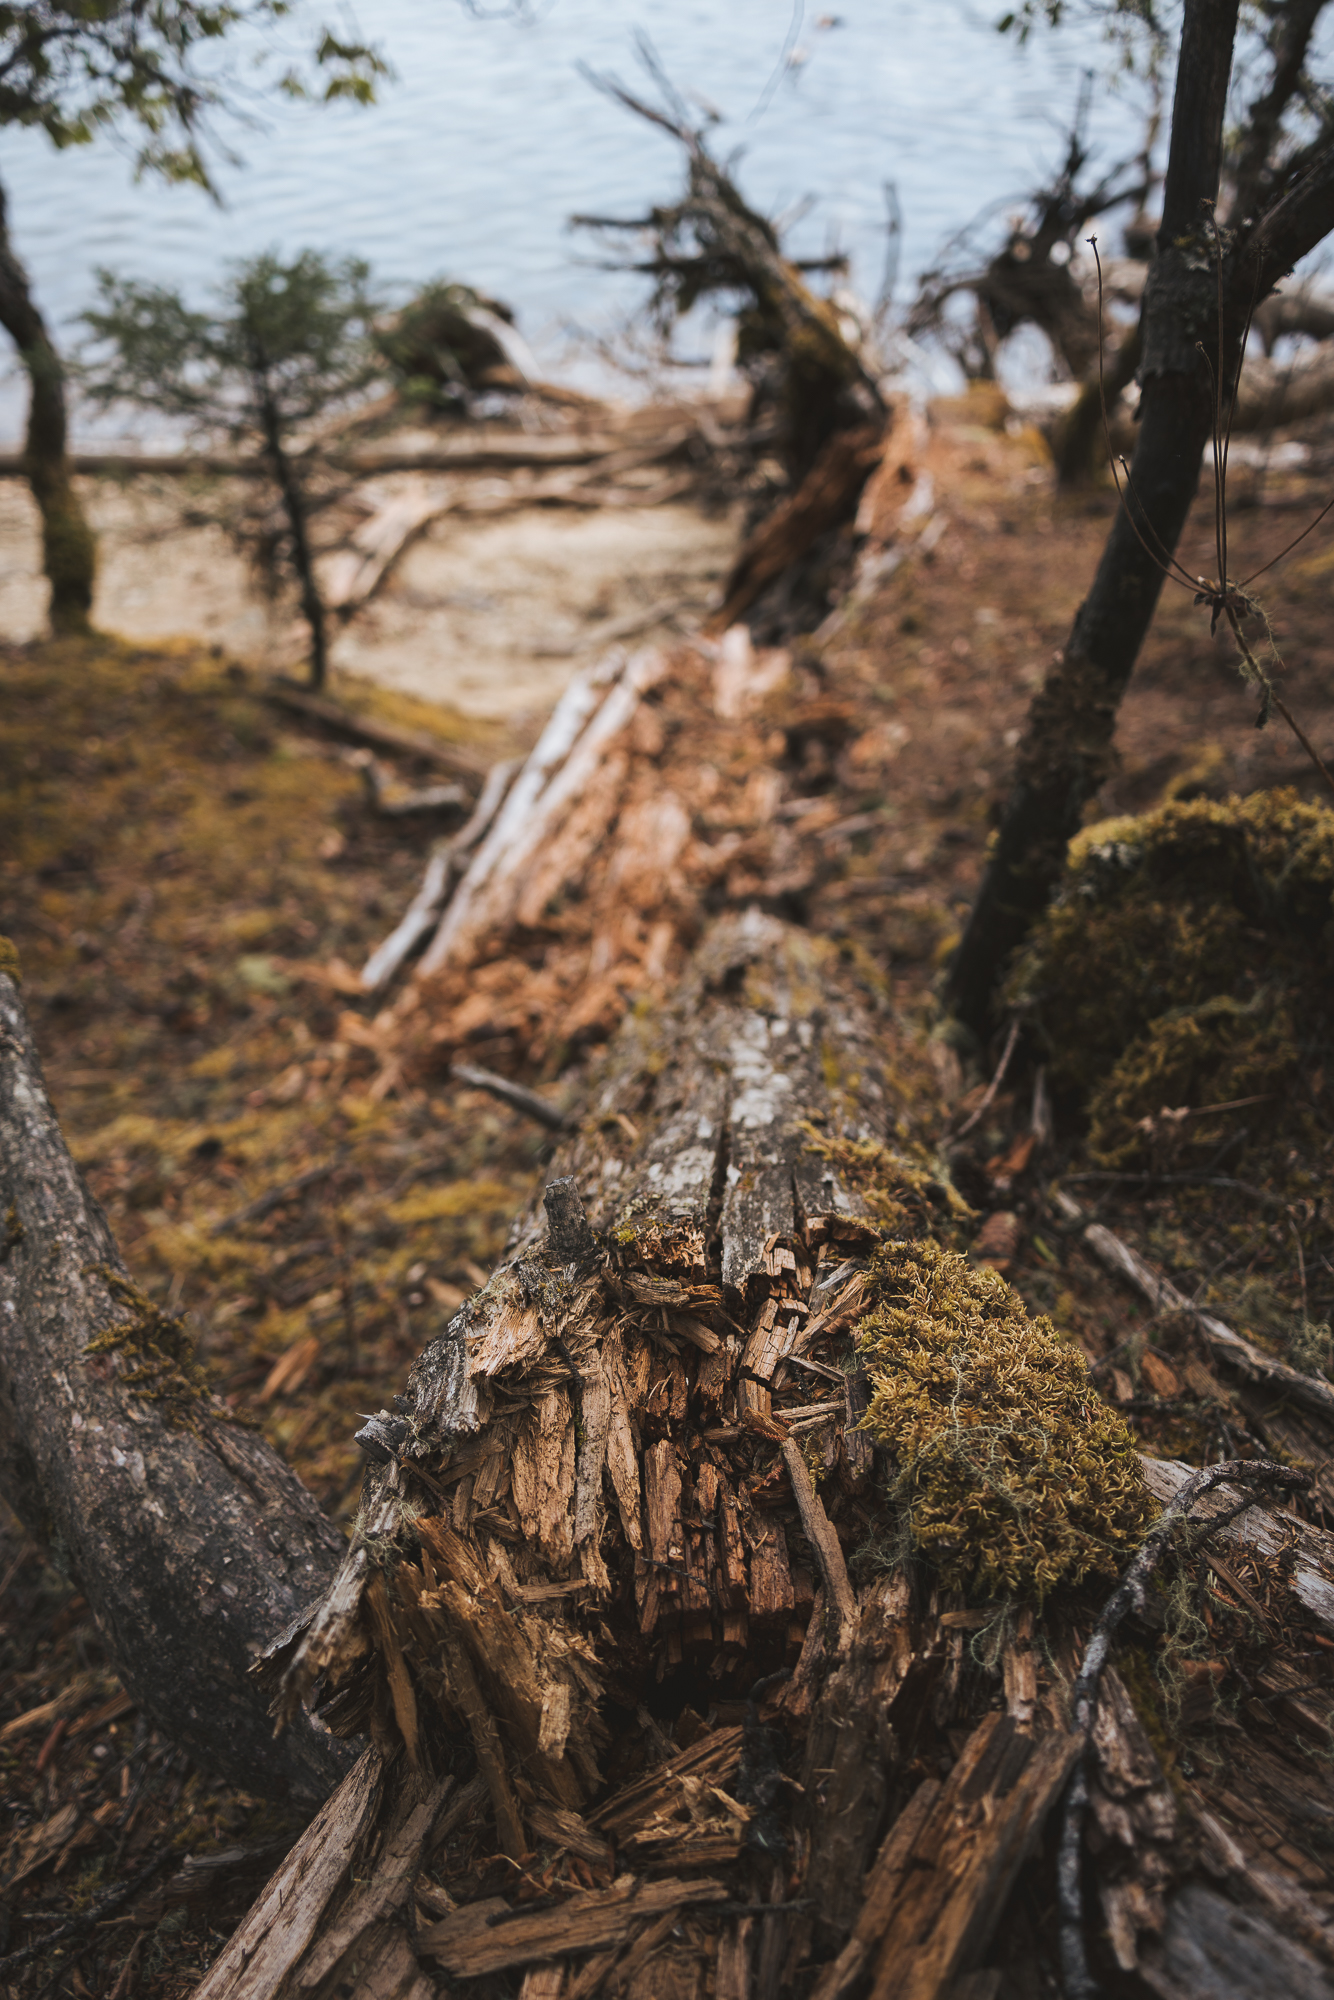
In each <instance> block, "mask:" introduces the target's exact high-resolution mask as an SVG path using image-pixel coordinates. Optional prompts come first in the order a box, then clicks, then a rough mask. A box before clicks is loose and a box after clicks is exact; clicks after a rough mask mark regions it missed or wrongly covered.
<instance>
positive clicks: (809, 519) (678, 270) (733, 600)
mask: <svg viewBox="0 0 1334 2000" xmlns="http://www.w3.org/2000/svg"><path fill="white" fill-rule="evenodd" d="M640 53H641V57H642V59H643V61H644V64H645V67H646V68H647V70H648V72H649V75H650V76H651V78H652V79H653V81H654V82H655V84H656V85H657V87H658V90H659V93H660V95H661V97H662V99H663V104H664V107H665V108H663V109H659V108H658V107H657V106H655V105H652V104H649V103H646V102H645V101H644V100H643V99H642V98H640V97H637V96H636V95H634V94H633V93H632V92H631V91H629V90H627V89H626V88H625V86H624V85H623V84H620V83H618V82H616V81H615V80H614V79H609V78H594V79H592V80H593V81H594V82H596V83H597V84H598V87H599V88H600V89H603V90H605V91H606V92H607V93H608V94H609V95H610V96H611V97H613V98H614V99H615V100H616V102H617V103H619V104H622V105H623V106H624V107H625V108H626V109H627V110H628V111H631V112H633V113H634V114H635V115H636V116H638V117H640V118H644V119H647V120H648V122H649V123H650V124H652V125H656V126H658V127H659V128H660V129H661V130H662V131H665V132H667V133H669V134H670V135H671V136H672V137H673V138H674V139H676V140H678V141H679V143H680V144H681V145H682V146H683V147H684V149H685V153H686V161H687V167H686V187H685V191H684V193H683V194H682V196H681V198H680V200H679V201H675V202H668V203H663V204H661V205H660V206H657V207H655V208H653V209H652V210H650V212H649V213H648V214H647V215H645V216H637V217H628V218H627V217H608V216H593V215H578V216H575V217H574V218H573V220H574V222H575V223H576V224H577V225H578V226H580V227H582V228H587V229H594V230H597V231H598V232H600V233H601V234H603V235H604V236H611V237H613V238H615V237H621V236H624V235H625V234H632V235H635V236H637V237H638V238H639V239H640V242H641V244H642V245H643V250H642V254H640V255H638V256H632V257H631V258H629V259H620V258H618V260H617V262H616V265H615V268H617V269H629V270H632V271H638V272H641V273H643V275H644V276H646V277H648V278H651V279H652V281H653V291H652V294H651V299H650V307H649V310H650V313H651V316H652V318H653V319H654V321H655V322H656V324H657V326H658V327H659V329H660V331H662V332H663V333H667V332H668V331H670V329H671V327H672V326H673V325H674V323H675V322H676V321H677V320H678V319H680V318H682V317H683V316H684V315H685V314H687V313H688V312H690V311H691V310H692V309H693V308H694V307H695V306H696V305H697V304H699V302H700V301H701V300H703V299H712V300H714V301H721V302H722V303H723V304H724V306H725V308H726V309H728V310H730V311H731V312H732V314H733V315H734V317H735V322H736V334H737V341H736V353H737V361H738V364H739V366H740V368H741V369H742V371H743V372H744V373H745V375H746V376H747V377H748V379H749V380H750V382H751V384H752V388H753V392H754V395H753V409H752V416H753V417H754V418H755V419H756V420H757V421H758V422H759V423H760V424H761V425H763V424H764V423H766V422H767V423H768V424H771V425H772V427H773V436H774V442H775V443H776V445H777V448H778V450H779V452H780V453H781V455H782V459H783V463H784V466H785V469H786V472H787V475H788V481H789V484H790V487H791V491H790V493H789V494H788V495H787V496H786V498H784V499H782V500H781V501H780V503H779V504H778V506H777V507H776V508H775V509H774V510H773V512H772V513H771V514H770V515H769V516H768V517H767V518H766V519H764V520H763V521H761V522H760V523H759V525H758V526H757V527H756V528H755V530H754V532H753V533H752V534H751V535H750V537H749V539H748V540H747V542H746V544H745V546H744V547H743V548H742V550H741V551H740V554H739V555H738V557H737V561H736V563H735V565H734V566H733V569H732V573H731V575H730V576H729V578H728V579H727V582H726V584H725V586H724V589H723V608H722V609H721V610H720V611H719V613H718V614H717V616H716V618H715V619H714V621H713V623H714V626H715V627H716V629H717V630H718V631H722V630H724V629H726V627H727V626H728V625H729V624H731V623H732V622H733V621H734V620H735V619H737V618H739V617H741V616H742V615H743V614H744V613H745V612H746V611H747V610H749V608H750V607H751V606H752V605H753V604H754V603H755V601H756V600H757V599H758V598H759V597H760V596H761V595H762V593H763V592H764V591H765V590H766V589H767V588H768V587H769V586H770V585H771V584H772V583H774V582H775V581H776V580H777V579H778V578H779V577H780V576H783V575H784V574H785V573H787V574H788V575H789V576H790V575H791V573H792V572H793V571H794V569H795V568H796V567H797V566H798V565H799V564H800V563H801V560H802V558H803V557H804V556H806V554H807V553H808V551H809V550H810V548H811V547H812V545H813V544H814V543H815V542H817V541H818V540H819V538H820V537H821V536H823V535H825V534H827V533H828V532H829V531H830V530H831V529H835V528H838V527H840V526H841V525H843V524H844V523H846V522H848V521H851V520H852V518H853V516H854V515H855V513H856V511H857V502H858V499H859V497H860V495H861V491H862V488H863V486H864V485H865V483H866V480H867V478H868V476H869V474H870V472H871V470H872V467H873V466H874V464H875V463H876V458H877V445H878V442H879V439H880V436H881V434H882V431H883V429H884V425H885V421H886V415H887V412H886V407H885V403H884V399H883V397H882V396H881V393H880V388H879V382H878V370H877V367H876V362H875V356H874V353H873V351H872V349H871V346H870V343H869V340H868V338H867V336H866V329H864V328H863V327H861V326H860V325H859V324H858V322H857V320H856V319H855V317H853V316H852V315H851V314H850V312H849V310H848V307H847V305H846V304H840V301H839V300H838V299H837V297H832V296H831V297H828V298H822V297H820V296H819V295H818V294H817V293H816V292H814V291H813V290H812V289H811V286H810V284H809V283H808V282H807V280H808V278H809V277H810V276H811V275H812V274H814V273H816V272H821V271H824V272H832V273H833V274H835V275H837V274H838V273H839V272H841V271H842V270H843V269H844V268H845V260H844V259H843V258H841V257H837V256H835V257H824V258H816V259H811V260H803V259H799V258H792V257H790V256H788V255H786V254H785V252H784V250H783V247H782V241H781V238H780V235H779V231H778V229H777V228H776V227H775V225H774V224H773V223H772V222H770V221H769V220H768V219H767V218H766V217H765V216H763V215H761V214H759V213H758V212H757V211H756V210H755V209H753V208H752V207H751V206H750V205H749V204H748V203H747V202H746V201H745V199H744V198H743V196H742V194H741V192H740V190H739V188H738V187H737V185H736V182H735V181H734V179H733V178H732V176H731V175H730V174H729V173H728V172H727V171H726V170H725V168H724V167H722V166H721V165H720V164H719V162H718V161H717V160H716V159H715V158H714V157H713V154H712V153H711V152H710V151H709V148H708V145H707V144H706V142H705V135H704V132H703V131H702V130H701V129H700V128H699V127H698V126H697V125H694V124H692V123H691V121H690V119H689V116H688V114H687V111H686V107H685V106H684V105H683V104H682V102H681V101H680V99H679V97H678V96H677V95H676V93H675V92H674V90H673V89H672V86H671V83H670V81H669V80H668V78H667V77H666V76H665V74H664V73H663V71H662V68H661V66H660V64H659V63H658V61H657V58H656V56H655V55H654V52H653V50H652V49H651V47H650V46H649V45H648V44H647V43H646V42H643V41H641V44H640Z"/></svg>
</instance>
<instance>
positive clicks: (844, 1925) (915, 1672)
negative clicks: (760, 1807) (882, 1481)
mask: <svg viewBox="0 0 1334 2000" xmlns="http://www.w3.org/2000/svg"><path fill="white" fill-rule="evenodd" d="M911 1612H912V1590H911V1586H910V1584H909V1581H908V1579H907V1577H906V1576H905V1575H904V1574H903V1573H902V1572H901V1571H896V1572H894V1573H893V1574H892V1575H890V1576H887V1577H884V1578H882V1579H881V1580H879V1581H878V1582H877V1583H875V1584H873V1585H872V1586H871V1588H870V1589H869V1590H867V1591H866V1592H865V1593H864V1595H863V1597H862V1601H861V1604H860V1607H859V1611H858V1619H857V1630H856V1633H855V1634H854V1637H853V1641H852V1645H851V1647H850V1649H849V1650H848V1652H847V1654H846V1655H845V1656H844V1658H843V1660H842V1662H841V1663H840V1664H839V1665H838V1666H837V1667H836V1668H835V1669H834V1671H833V1672H832V1673H831V1674H828V1675H827V1676H826V1677H825V1679H824V1682H823V1685H822V1687H821V1690H820V1693H819V1697H818V1699H817V1700H816V1702H815V1704H814V1707H813V1709H812V1711H811V1722H810V1729H809V1732H808V1734H807V1738H806V1760H805V1767H804V1769H803V1772H802V1784H803V1785H804V1787H805V1794H804V1797H803V1800H802V1814H803V1820H804V1823H805V1826H806V1828H807V1830H808V1834H809V1838H810V1843H811V1845H810V1859H809V1861H808V1863H807V1869H806V1892H807V1895H808V1896H809V1897H810V1904H811V1911H812V1915H813V1918H814V1923H815V1935H816V1939H817V1942H818V1943H819V1944H820V1946H821V1949H822V1950H826V1951H836V1950H837V1949H838V1948H839V1947H840V1946H841V1945H842V1944H843V1942H844V1940H845V1939H846V1938H847V1936H848V1934H849V1932H850V1931H851V1929H852V1927H853V1924H854V1923H855V1921H856V1917H857V1907H858V1904H857V1898H858V1893H859V1888H860V1884H861V1880H862V1874H863V1871H864V1869H865V1867H866V1862H867V1857H868V1855H869V1853H870V1849H871V1842H872V1840H873V1839H874V1837H875V1830H876V1827H877V1824H878V1823H879V1820H880V1816H881V1813H882V1811H883V1809H884V1803H885V1791H886V1785H887V1782H888V1778H889V1775H890V1773H891V1772H892V1770H893V1768H894V1764H895V1762H896V1760H897V1757H898V1755H899V1748H898V1733H899V1727H900V1724H901V1723H902V1722H903V1720H904V1711H905V1710H906V1711H907V1718H908V1722H909V1724H910V1723H911V1721H912V1720H913V1719H914V1716H915V1712H916V1711H918V1710H920V1708H921V1706H922V1705H923V1703H924V1702H925V1699H926V1696H927V1694H928V1692H929V1690H930V1688H931V1687H932V1685H933V1684H934V1680H935V1676H936V1673H937V1672H938V1662H937V1661H936V1660H935V1659H934V1658H932V1657H931V1656H929V1655H928V1656H926V1657H925V1658H923V1657H919V1653H918V1649H917V1646H916V1644H915V1639H916V1634H915V1632H914V1629H913V1623H912V1617H911Z"/></svg>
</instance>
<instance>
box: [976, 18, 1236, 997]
mask: <svg viewBox="0 0 1334 2000" xmlns="http://www.w3.org/2000/svg"><path fill="white" fill-rule="evenodd" d="M1236 23H1237V0H1187V6H1186V10H1185V20H1184V24H1183V28H1182V38H1181V54H1180V58H1179V62H1178V67H1177V82H1176V96H1175V99H1174V102H1173V107H1172V143H1171V152H1170V157H1169V160H1168V167H1167V179H1166V182H1165V184H1164V188H1163V220H1162V226H1161V228H1160V229H1159V232H1158V254H1157V256H1156V258H1155V260H1154V263H1153V266H1152V268H1151V270H1150V273H1149V280H1148V283H1147V285H1146V287H1145V297H1144V315H1143V321H1142V328H1143V343H1144V358H1143V384H1144V389H1143V397H1142V400H1141V404H1140V429H1139V439H1138V442H1137V444H1136V446H1135V455H1134V462H1133V464H1132V466H1131V471H1130V485H1131V496H1130V497H1129V499H1128V504H1123V505H1122V507H1121V508H1120V510H1119V511H1118V513H1117V516H1116V520H1115V522H1114V523H1113V526H1112V531H1111V534H1110V535H1109V537H1108V540H1107V546H1106V548H1105V549H1104V551H1103V556H1102V560H1101V562H1100V563H1099V565H1098V573H1097V575H1096V577H1095V578H1094V581H1093V587H1092V589H1091V590H1090V592H1089V594H1088V596H1087V598H1086V599H1085V600H1084V602H1083V604H1082V605H1081V606H1080V607H1079V611H1078V613H1077V615H1076V617H1075V624H1074V630H1073V632H1072V633H1071V635H1070V638H1069V640H1068V642H1067V644H1066V647H1065V651H1064V653H1063V654H1062V655H1061V657H1060V659H1059V660H1058V661H1057V663H1056V665H1055V666H1054V667H1053V668H1052V669H1051V671H1050V673H1049V674H1048V676H1047V679H1046V682H1045V684H1044V686H1043V687H1042V689H1041V690H1040V692H1039V693H1038V695H1037V697H1036V699H1035V700H1034V703H1033V706H1032V709H1031V710H1030V712H1029V717H1028V727H1027V731H1026V733H1025V736H1024V740H1023V742H1022V743H1021V745H1020V747H1019V752H1018V756H1017V758H1016V768H1015V776H1014V783H1013V786H1012V789H1011V792H1010V796H1009V799H1008V800H1007V802H1006V806H1005V812H1004V816H1003V818H1002V821H1001V826H1000V831H999V835H998V838H997V843H996V847H995V850H994V852H993V855H992V858H991V861H990V864H989V866H988V868H987V873H986V876H985V878H984V880H983V883H982V888H981V890H980V892H979V895H978V899H977V902H976V904H975V906H974V908H973V912H972V915H971V917H970V918H969V921H968V926H967V929H966V930H965V932H964V935H963V940H962V942H961V943H960V946H959V949H958V951H957V952H956V954H955V957H954V962H953V964H952V966H951V968H950V974H949V983H948V995H949V1001H950V1004H951V1006H952V1007H953V1008H954V1011H955V1012H956V1013H957V1014H958V1015H959V1017H960V1018H961V1019H962V1020H963V1021H965V1022H966V1023H967V1024H968V1026H969V1027H971V1028H972V1029H973V1030H974V1032H975V1033H977V1034H979V1035H982V1034H985V1033H986V1032H987V1030H988V1028H989V1026H990V1023H991V1018H992V993H993V989H994V986H995V983H996V979H997V976H998V974H999V972H1000V970H1001V968H1002V967H1003V966H1004V964H1005V962H1006V960H1007V959H1008V958H1009V956H1010V954H1011V953H1012V952H1013V950H1014V949H1015V947H1016V946H1017V945H1018V944H1019V943H1020V942H1021V941H1022V940H1023V938H1024V937H1025V935H1026V934H1027V932H1028V929H1029V927H1030V926H1031V924H1032V923H1033V922H1034V920H1035V919H1036V918H1037V917H1038V916H1039V915H1040V913H1041V912H1042V910H1043V909H1044V908H1045V907H1046V904H1047V902H1048V900H1049V898H1050V896H1051V894H1052V891H1053V889H1054V887H1055V885H1056V883H1057V881H1058V880H1059V879H1060V873H1061V869H1062V867H1063V865H1064V861H1065V850H1066V847H1067V845H1068V843H1069V841H1070V839H1071V838H1072V836H1073V835H1074V834H1075V833H1077V832H1078V830H1079V827H1080V824H1081V821H1082V818H1083V813H1084V808H1085V806H1086V805H1087V804H1088V803H1089V801H1090V799H1092V798H1093V797H1094V795H1095V794H1096V792H1097V791H1098V788H1099V786H1100V785H1101V784H1102V782H1103V779H1104V777H1105V776H1106V773H1107V768H1108V760H1109V754H1110V750H1111V742H1112V735H1113V731H1114V729H1115V726H1116V715H1117V709H1118V707H1119V705H1120V701H1121V697H1122V695H1123V694H1124V693H1125V690H1126V686H1127V684H1128V683H1129V680H1130V675H1131V672H1132V670H1133V668H1134V665H1135V661H1136V659H1137V658H1138V656H1139V649H1140V646H1141V645H1142V643H1143V641H1144V635H1145V633H1146V632H1147V631H1148V629H1149V623H1150V620H1151V619H1152V617H1153V613H1154V610H1155V608H1156V606H1157V603H1158V596H1159V592H1160V591H1161V590H1162V586H1163V577H1164V574H1165V571H1164V562H1165V560H1166V558H1167V557H1169V556H1170V555H1171V554H1173V553H1174V552H1175V549H1176V546H1177V543H1178V541H1179V540H1180V537H1181V531H1182V528H1183V527H1184V526H1185V522H1186V516H1187V514H1188V513H1189V511H1190V507H1191V503H1192V501H1193V500H1194V498H1195V493H1196V489H1197V488H1198V486H1199V480H1200V463H1201V458H1202V455H1203V452H1204V447H1205V445H1206V444H1207V442H1208V440H1209V436H1210V433H1211V430H1212V427H1213V421H1214V407H1215V404H1214V392H1213V380H1214V374H1215V373H1217V374H1219V375H1221V379H1222V380H1223V382H1224V383H1226V384H1228V385H1229V386H1230V384H1231V383H1232V381H1233V379H1234V375H1235V370H1236V366H1237V360H1238V353H1237V350H1238V346H1239V337H1240V319H1241V317H1242V315H1241V314H1239V313H1238V311H1237V310H1236V307H1235V301H1229V303H1230V304H1231V306H1232V310H1231V311H1230V312H1229V315H1228V322H1229V323H1228V325H1227V327H1226V329H1225V335H1224V339H1225V351H1224V352H1223V353H1222V354H1221V355H1220V354H1219V352H1218V307H1217V292H1216V278H1215V271H1214V256H1213V248H1212V238H1211V231H1210V229H1209V226H1208V225H1209V218H1210V211H1209V210H1208V208H1207V206H1206V205H1207V204H1208V203H1210V202H1212V200H1213V198H1214V196H1215V194H1216V193H1217V189H1218V174H1219V163H1220V157H1221V151H1222V130H1223V113H1224V109H1225V106H1226V101H1227V84H1228V74H1229V70H1230V67H1231V60H1232V41H1233V37H1234V35H1235V33H1236ZM1247 303H1249V295H1248V298H1247ZM1197 343H1199V344H1201V345H1202V346H1203V348H1204V350H1205V354H1207V355H1208V357H1209V360H1208V365H1206V362H1205V359H1204V356H1203V355H1201V353H1200V352H1199V351H1198V349H1197Z"/></svg>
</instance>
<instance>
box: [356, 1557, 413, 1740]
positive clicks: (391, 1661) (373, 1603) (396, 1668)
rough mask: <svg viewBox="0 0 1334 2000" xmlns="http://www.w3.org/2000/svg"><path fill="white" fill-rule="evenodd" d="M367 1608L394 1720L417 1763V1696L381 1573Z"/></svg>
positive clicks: (368, 1595)
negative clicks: (386, 1682)
mask: <svg viewBox="0 0 1334 2000" xmlns="http://www.w3.org/2000/svg"><path fill="white" fill-rule="evenodd" d="M366 1609H367V1611H368V1613H369V1614H370V1621H371V1629H372V1631H373V1632H374V1634H375V1642H376V1645H377V1646H378V1648H379V1651H380V1657H381V1659H382V1660H383V1661H384V1668H385V1675H386V1677H387V1679H388V1682H389V1692H390V1695H391V1697H392V1699H393V1704H394V1720H395V1721H396V1722H397V1724H398V1727H399V1731H400V1733H401V1735H402V1737H403V1742H404V1744H405V1746H406V1748H407V1753H408V1761H409V1763H411V1764H412V1765H413V1766H414V1767H415V1766H416V1763H417V1697H416V1695H415V1694H414V1692H413V1687H412V1677H411V1675H410V1674H409V1672H408V1668H407V1662H406V1660H405V1659H404V1658H403V1648H402V1646H401V1645H400V1643H399V1638H398V1633H397V1631H396V1630H395V1628H394V1617H393V1613H392V1611H391V1610H390V1608H389V1598H388V1594H387V1592H386V1590H385V1587H384V1578H383V1577H382V1576H379V1575H376V1576H373V1577H372V1578H371V1580H370V1582H369V1583H368V1584H367V1586H366Z"/></svg>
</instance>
